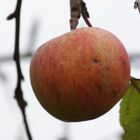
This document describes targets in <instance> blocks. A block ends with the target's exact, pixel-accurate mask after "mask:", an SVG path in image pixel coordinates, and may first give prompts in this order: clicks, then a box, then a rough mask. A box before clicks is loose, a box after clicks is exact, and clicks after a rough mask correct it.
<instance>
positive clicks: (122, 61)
mask: <svg viewBox="0 0 140 140" xmlns="http://www.w3.org/2000/svg"><path fill="white" fill-rule="evenodd" d="M120 61H121V63H122V64H123V65H126V64H127V62H126V61H125V60H124V58H123V57H120Z"/></svg>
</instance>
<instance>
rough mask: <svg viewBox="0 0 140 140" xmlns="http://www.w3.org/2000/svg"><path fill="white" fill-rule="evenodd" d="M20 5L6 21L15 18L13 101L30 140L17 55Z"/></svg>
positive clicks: (18, 0) (20, 1)
mask: <svg viewBox="0 0 140 140" xmlns="http://www.w3.org/2000/svg"><path fill="white" fill-rule="evenodd" d="M21 3H22V0H17V5H16V9H15V11H14V12H13V13H12V14H10V15H9V16H8V18H7V19H8V20H11V19H14V18H15V22H16V23H15V24H16V25H15V26H16V30H15V50H14V55H13V59H14V61H15V63H16V68H17V87H16V89H15V99H16V100H17V103H18V106H19V108H20V110H21V112H22V116H23V120H24V125H25V129H26V133H27V136H28V139H29V140H32V136H31V133H30V130H29V127H28V123H27V119H26V113H25V107H26V105H27V102H26V101H25V100H24V98H23V92H22V88H21V82H22V80H24V77H23V74H22V71H21V66H20V54H19V38H20V11H21Z"/></svg>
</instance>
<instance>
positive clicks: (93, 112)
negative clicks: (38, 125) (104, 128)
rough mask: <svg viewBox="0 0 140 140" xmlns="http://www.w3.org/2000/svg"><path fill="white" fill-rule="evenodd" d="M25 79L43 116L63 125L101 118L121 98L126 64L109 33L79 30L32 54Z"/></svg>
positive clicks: (122, 50) (119, 45)
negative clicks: (54, 119) (61, 122)
mask: <svg viewBox="0 0 140 140" xmlns="http://www.w3.org/2000/svg"><path fill="white" fill-rule="evenodd" d="M30 79H31V85H32V88H33V91H34V93H35V95H36V97H37V99H38V101H39V102H40V104H41V105H42V106H43V108H44V109H45V110H46V111H47V112H49V113H50V114H51V115H53V116H54V117H56V118H58V119H59V120H62V121H67V122H78V121H86V120H91V119H95V118H97V117H99V116H101V115H103V114H104V113H106V112H107V111H109V110H110V109H111V108H112V107H113V106H114V105H115V104H116V103H117V102H118V101H119V100H120V99H121V98H122V97H123V96H124V93H125V90H126V89H127V87H128V84H129V80H130V62H129V58H128V54H127V52H126V50H125V48H124V46H123V44H122V43H121V42H120V41H119V39H118V38H117V37H116V36H114V35H113V34H112V33H110V32H108V31H106V30H104V29H101V28H97V27H94V28H92V27H87V28H79V29H75V30H73V31H71V32H69V33H66V34H64V35H61V36H59V37H57V38H54V39H52V40H50V41H48V42H47V43H45V44H43V45H42V46H40V47H39V48H38V49H37V50H36V52H35V53H34V55H33V57H32V60H31V64H30Z"/></svg>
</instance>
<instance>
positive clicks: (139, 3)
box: [134, 0, 140, 14]
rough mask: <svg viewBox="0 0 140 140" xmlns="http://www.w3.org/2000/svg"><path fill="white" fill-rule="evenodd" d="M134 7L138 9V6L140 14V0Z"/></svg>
mask: <svg viewBox="0 0 140 140" xmlns="http://www.w3.org/2000/svg"><path fill="white" fill-rule="evenodd" d="M134 8H135V9H137V8H138V11H139V14H140V0H136V1H135V2H134Z"/></svg>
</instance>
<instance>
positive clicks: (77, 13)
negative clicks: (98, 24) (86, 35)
mask: <svg viewBox="0 0 140 140" xmlns="http://www.w3.org/2000/svg"><path fill="white" fill-rule="evenodd" d="M81 15H82V17H83V19H84V21H85V22H86V24H87V25H88V26H89V27H92V25H91V23H90V21H89V20H88V18H89V13H88V10H87V7H86V3H85V2H84V1H83V0H70V16H71V18H70V28H71V30H73V29H76V27H77V25H78V20H79V18H80V17H81Z"/></svg>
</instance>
